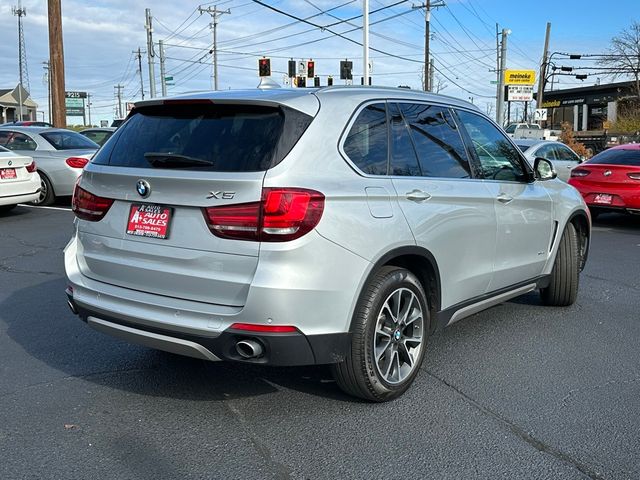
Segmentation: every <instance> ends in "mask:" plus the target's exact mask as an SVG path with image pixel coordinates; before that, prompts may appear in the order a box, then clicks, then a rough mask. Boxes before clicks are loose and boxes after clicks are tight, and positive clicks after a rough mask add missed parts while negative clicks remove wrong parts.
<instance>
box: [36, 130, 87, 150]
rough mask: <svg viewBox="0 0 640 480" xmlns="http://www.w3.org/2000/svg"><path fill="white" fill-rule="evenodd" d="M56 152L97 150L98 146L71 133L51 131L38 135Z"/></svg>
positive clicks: (81, 136) (77, 134) (85, 138)
mask: <svg viewBox="0 0 640 480" xmlns="http://www.w3.org/2000/svg"><path fill="white" fill-rule="evenodd" d="M40 135H41V136H42V138H44V139H45V140H46V141H47V142H49V143H50V144H51V145H52V146H53V148H55V149H56V150H74V149H94V150H95V149H97V148H99V145H98V144H97V143H95V142H93V141H91V140H89V139H88V138H87V137H85V136H83V135H80V134H79V133H76V132H72V131H53V132H44V133H41V134H40Z"/></svg>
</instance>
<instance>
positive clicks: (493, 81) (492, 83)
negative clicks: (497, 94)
mask: <svg viewBox="0 0 640 480" xmlns="http://www.w3.org/2000/svg"><path fill="white" fill-rule="evenodd" d="M489 83H490V84H491V85H497V84H498V80H490V81H489Z"/></svg>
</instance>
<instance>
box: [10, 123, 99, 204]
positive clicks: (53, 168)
mask: <svg viewBox="0 0 640 480" xmlns="http://www.w3.org/2000/svg"><path fill="white" fill-rule="evenodd" d="M0 146H3V147H5V148H7V149H9V150H11V151H13V152H16V153H18V154H20V155H28V156H30V157H32V158H33V159H34V160H35V162H36V164H37V165H38V172H39V174H40V183H41V187H40V188H41V189H40V195H39V196H38V198H37V199H35V200H34V201H33V203H35V204H40V205H49V204H51V203H53V202H54V201H55V199H56V197H61V196H69V195H71V194H72V193H73V186H74V185H75V182H76V180H77V179H78V177H79V176H80V174H81V173H82V168H83V167H84V166H85V165H86V164H87V162H88V161H89V159H90V158H91V157H92V156H93V154H94V153H95V152H96V150H98V148H99V146H98V145H97V144H96V143H95V142H93V141H91V140H89V139H88V138H86V137H84V136H82V135H80V134H79V133H77V132H74V131H72V130H66V129H61V128H47V127H15V126H13V125H11V124H8V125H1V126H0Z"/></svg>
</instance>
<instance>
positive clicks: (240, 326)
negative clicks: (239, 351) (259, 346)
mask: <svg viewBox="0 0 640 480" xmlns="http://www.w3.org/2000/svg"><path fill="white" fill-rule="evenodd" d="M229 329H233V330H243V331H245V332H264V333H294V332H298V331H299V330H298V329H297V328H296V327H293V326H291V325H257V324H254V323H234V324H233V325H231V326H230V327H229Z"/></svg>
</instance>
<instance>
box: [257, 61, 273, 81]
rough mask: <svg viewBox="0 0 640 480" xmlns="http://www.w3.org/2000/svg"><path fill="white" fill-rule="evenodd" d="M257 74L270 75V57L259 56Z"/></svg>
mask: <svg viewBox="0 0 640 480" xmlns="http://www.w3.org/2000/svg"><path fill="white" fill-rule="evenodd" d="M258 74H259V75H260V76H261V77H270V76H271V59H270V58H264V57H263V58H261V59H260V60H258Z"/></svg>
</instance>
